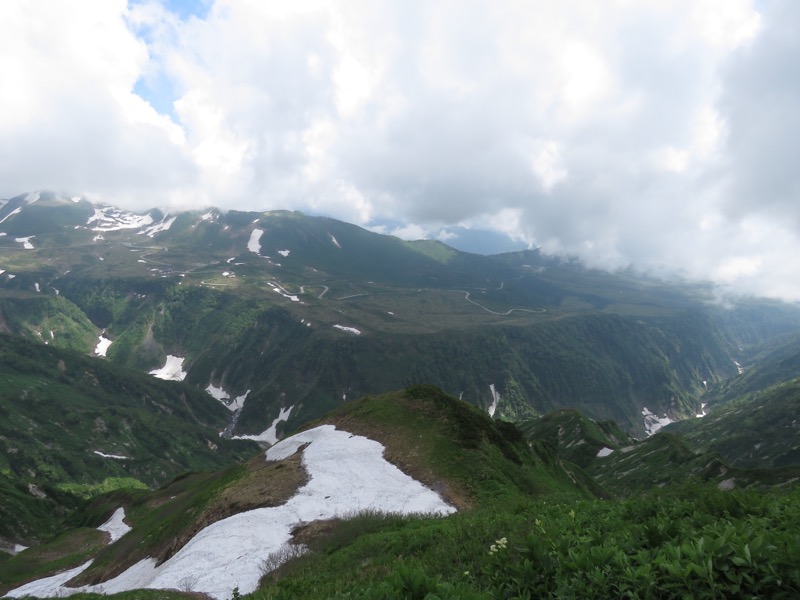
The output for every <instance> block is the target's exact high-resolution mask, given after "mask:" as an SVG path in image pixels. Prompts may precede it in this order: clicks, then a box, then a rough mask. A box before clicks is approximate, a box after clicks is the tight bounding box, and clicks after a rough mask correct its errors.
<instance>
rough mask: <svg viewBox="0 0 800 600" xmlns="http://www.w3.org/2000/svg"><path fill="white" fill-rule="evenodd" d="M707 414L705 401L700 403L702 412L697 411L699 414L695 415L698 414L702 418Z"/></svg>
mask: <svg viewBox="0 0 800 600" xmlns="http://www.w3.org/2000/svg"><path fill="white" fill-rule="evenodd" d="M707 414H708V413H707V412H706V403H705V402H703V403H702V404H701V405H700V412H699V413H697V415H695V416H696V417H697V418H698V419H702V418H703V417H705V416H706V415H707Z"/></svg>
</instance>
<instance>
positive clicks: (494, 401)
mask: <svg viewBox="0 0 800 600" xmlns="http://www.w3.org/2000/svg"><path fill="white" fill-rule="evenodd" d="M489 391H491V392H492V405H491V406H490V407H489V416H490V417H494V413H495V411H496V410H497V403H498V402H500V394H498V393H497V392H496V391H495V389H494V384H493V383H492V384H489Z"/></svg>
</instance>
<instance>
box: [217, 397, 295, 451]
mask: <svg viewBox="0 0 800 600" xmlns="http://www.w3.org/2000/svg"><path fill="white" fill-rule="evenodd" d="M293 408H294V405H292V406H290V407H289V408H282V409H281V411H280V413H279V414H278V416H277V417H275V420H274V421H273V422H272V425H270V426H269V427H268V428H267V429H266V430H265V431H263V432H261V433H260V434H258V435H234V436H233V437H232V438H231V439H234V440H253V441H254V442H266V443H268V444H270V445H275V444H276V443H278V423H281V422H284V421H287V420H288V419H289V415H290V414H292V409H293Z"/></svg>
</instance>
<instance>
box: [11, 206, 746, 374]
mask: <svg viewBox="0 0 800 600" xmlns="http://www.w3.org/2000/svg"><path fill="white" fill-rule="evenodd" d="M0 223H2V221H0ZM17 241H19V240H17ZM733 364H735V365H736V370H737V371H739V375H741V374H742V373H744V367H742V365H740V364H739V363H738V362H736V361H733Z"/></svg>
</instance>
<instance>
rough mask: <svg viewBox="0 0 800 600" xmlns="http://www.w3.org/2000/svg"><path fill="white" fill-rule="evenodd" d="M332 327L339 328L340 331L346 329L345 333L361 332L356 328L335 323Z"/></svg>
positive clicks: (356, 333)
mask: <svg viewBox="0 0 800 600" xmlns="http://www.w3.org/2000/svg"><path fill="white" fill-rule="evenodd" d="M333 327H334V329H341V330H342V331H346V332H347V333H353V334H355V335H361V332H360V331H359V330H358V329H356V328H355V327H345V326H344V325H339V324H336V325H334V326H333Z"/></svg>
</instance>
